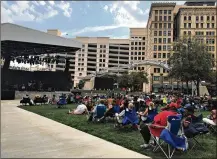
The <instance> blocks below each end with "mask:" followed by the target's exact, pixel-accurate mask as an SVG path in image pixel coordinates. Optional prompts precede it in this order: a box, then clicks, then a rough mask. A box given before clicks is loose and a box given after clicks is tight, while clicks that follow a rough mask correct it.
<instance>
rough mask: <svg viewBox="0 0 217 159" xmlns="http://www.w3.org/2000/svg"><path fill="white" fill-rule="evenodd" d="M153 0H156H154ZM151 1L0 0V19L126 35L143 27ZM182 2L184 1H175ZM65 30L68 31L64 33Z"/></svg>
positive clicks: (95, 33)
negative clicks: (133, 29)
mask: <svg viewBox="0 0 217 159" xmlns="http://www.w3.org/2000/svg"><path fill="white" fill-rule="evenodd" d="M154 2H156V1H154ZM151 3H152V2H151V1H1V23H5V22H10V23H15V24H18V25H22V26H26V27H30V28H33V29H37V30H41V31H46V30H47V29H59V30H60V31H61V32H62V36H65V37H69V38H72V37H75V36H92V37H96V36H109V37H111V38H127V37H128V36H129V27H145V26H146V22H147V19H148V13H149V9H150V5H151ZM176 3H177V4H183V3H184V1H176ZM66 34H68V35H66Z"/></svg>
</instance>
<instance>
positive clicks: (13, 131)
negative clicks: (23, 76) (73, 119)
mask: <svg viewBox="0 0 217 159" xmlns="http://www.w3.org/2000/svg"><path fill="white" fill-rule="evenodd" d="M17 105H19V101H17V100H14V101H1V157H2V158H148V157H147V156H144V155H141V154H139V153H136V152H134V151H131V150H128V149H126V148H123V147H121V146H118V145H116V144H113V143H110V142H107V141H105V140H102V139H100V138H97V137H94V136H92V135H89V134H87V133H84V132H81V131H79V130H76V129H73V128H71V127H68V126H66V125H63V124H61V123H58V122H55V121H53V120H50V119H48V118H45V117H42V116H39V115H37V114H34V113H31V112H28V111H25V110H23V109H20V108H18V107H17ZM138 146H139V145H138Z"/></svg>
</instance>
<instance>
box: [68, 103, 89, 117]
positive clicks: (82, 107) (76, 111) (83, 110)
mask: <svg viewBox="0 0 217 159" xmlns="http://www.w3.org/2000/svg"><path fill="white" fill-rule="evenodd" d="M84 113H87V107H86V105H84V103H82V104H80V105H78V106H77V108H76V109H74V110H73V111H70V110H69V113H68V114H75V115H81V114H84Z"/></svg>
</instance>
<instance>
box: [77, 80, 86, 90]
mask: <svg viewBox="0 0 217 159" xmlns="http://www.w3.org/2000/svg"><path fill="white" fill-rule="evenodd" d="M84 84H85V81H84V80H80V81H79V83H78V88H79V89H82V88H83V87H84Z"/></svg>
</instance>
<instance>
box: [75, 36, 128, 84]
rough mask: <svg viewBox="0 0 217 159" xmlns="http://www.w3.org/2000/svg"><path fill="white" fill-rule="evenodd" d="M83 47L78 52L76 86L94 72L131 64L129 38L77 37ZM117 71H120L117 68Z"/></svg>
mask: <svg viewBox="0 0 217 159" xmlns="http://www.w3.org/2000/svg"><path fill="white" fill-rule="evenodd" d="M76 40H77V41H79V42H82V43H83V47H82V49H81V50H80V51H78V52H77V54H76V62H75V78H74V86H76V85H77V84H78V83H79V81H80V80H81V79H82V78H84V77H85V76H87V75H89V74H92V73H93V72H96V73H97V72H99V71H102V70H107V69H108V68H112V67H120V66H122V65H126V64H129V40H128V39H110V38H109V37H76ZM117 73H121V72H118V69H117Z"/></svg>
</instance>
